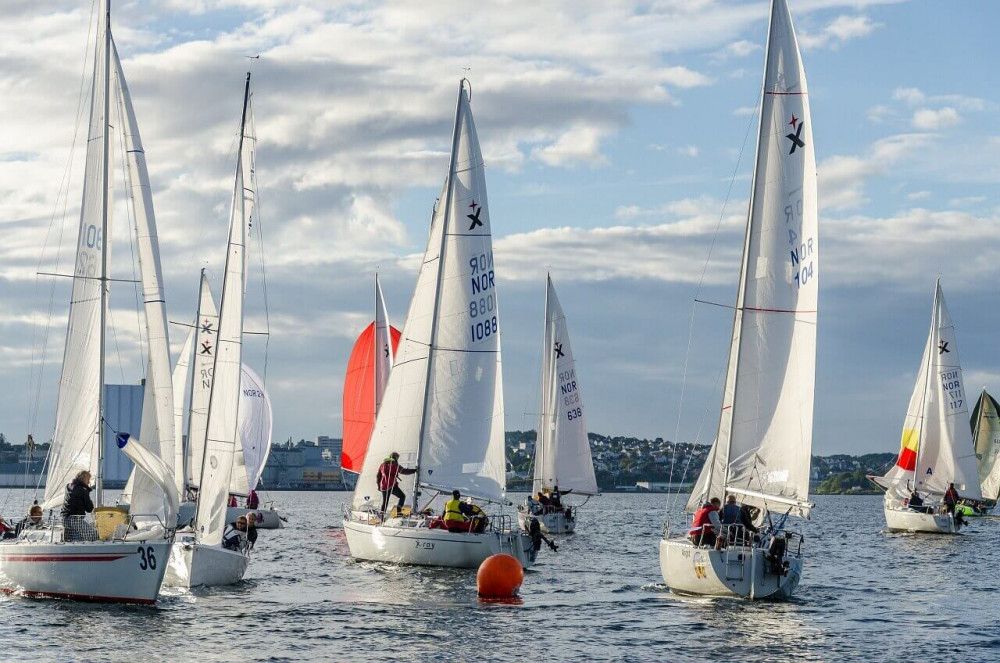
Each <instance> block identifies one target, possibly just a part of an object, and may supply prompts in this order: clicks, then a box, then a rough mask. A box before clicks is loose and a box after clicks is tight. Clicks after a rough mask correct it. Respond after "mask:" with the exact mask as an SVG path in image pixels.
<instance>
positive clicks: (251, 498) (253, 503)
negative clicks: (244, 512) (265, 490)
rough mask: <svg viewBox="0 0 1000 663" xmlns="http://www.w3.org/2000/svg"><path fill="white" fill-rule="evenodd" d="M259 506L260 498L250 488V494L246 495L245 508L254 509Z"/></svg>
mask: <svg viewBox="0 0 1000 663" xmlns="http://www.w3.org/2000/svg"><path fill="white" fill-rule="evenodd" d="M259 506H260V498H259V497H257V491H256V490H253V489H252V488H251V489H250V492H249V493H247V508H248V509H256V508H257V507H259Z"/></svg>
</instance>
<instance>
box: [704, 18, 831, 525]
mask: <svg viewBox="0 0 1000 663" xmlns="http://www.w3.org/2000/svg"><path fill="white" fill-rule="evenodd" d="M818 282H819V242H818V221H817V200H816V160H815V153H814V150H813V144H812V120H811V116H810V112H809V102H808V89H807V86H806V77H805V70H804V68H803V66H802V60H801V56H800V54H799V48H798V43H797V40H796V37H795V31H794V28H793V26H792V21H791V16H790V15H789V12H788V8H787V6H786V4H785V2H784V0H774V2H773V4H772V8H771V20H770V23H769V27H768V41H767V51H766V55H765V69H764V82H763V86H762V94H761V102H760V124H759V131H758V138H757V154H756V160H755V167H754V176H753V184H752V187H751V199H750V206H749V212H748V218H747V228H746V234H745V237H744V248H743V258H742V263H741V267H740V282H739V288H738V293H737V300H736V305H735V307H734V308H735V310H734V316H733V333H732V341H731V344H730V352H729V365H728V369H727V371H726V381H725V387H724V391H723V399H722V407H721V409H720V414H719V430H718V435H717V436H716V439H715V441H714V443H713V446H712V450H711V452H710V454H709V457H708V459H707V461H706V463H705V466H704V467H703V468H702V473H701V475H700V476H699V478H698V481H697V483H696V484H695V490H694V492H693V493H692V495H691V498H690V500H689V501H688V504H687V508H688V510H691V511H693V510H695V509H696V508H697V507H698V506H700V505H701V503H703V502H704V501H705V500H706V499H708V498H709V497H719V498H722V497H723V496H724V495H725V493H726V492H736V490H741V491H743V494H744V502H746V503H750V504H753V505H755V506H761V507H766V500H764V498H762V497H757V496H756V495H758V494H759V495H769V496H772V499H773V498H782V499H785V500H788V501H789V502H791V503H794V504H806V503H808V496H809V466H810V460H811V449H812V419H813V390H814V383H815V366H816V316H817V310H818ZM794 513H795V514H796V515H803V516H804V515H807V513H808V510H807V509H805V508H804V507H795V508H794Z"/></svg>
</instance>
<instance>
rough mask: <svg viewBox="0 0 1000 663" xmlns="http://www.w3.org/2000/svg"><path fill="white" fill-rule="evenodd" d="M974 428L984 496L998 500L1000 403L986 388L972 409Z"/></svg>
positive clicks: (980, 480) (981, 487) (980, 482)
mask: <svg viewBox="0 0 1000 663" xmlns="http://www.w3.org/2000/svg"><path fill="white" fill-rule="evenodd" d="M972 430H973V438H974V439H975V448H976V459H977V461H978V466H979V486H980V489H981V491H982V493H983V497H985V498H986V499H989V500H994V501H996V500H997V499H998V498H1000V463H998V462H997V457H998V456H1000V404H998V403H997V402H996V399H994V398H993V397H992V396H990V395H989V394H988V393H986V390H985V389H983V393H982V394H981V395H980V396H979V402H978V403H976V407H975V409H973V411H972Z"/></svg>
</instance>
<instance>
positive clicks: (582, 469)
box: [517, 275, 599, 534]
mask: <svg viewBox="0 0 1000 663" xmlns="http://www.w3.org/2000/svg"><path fill="white" fill-rule="evenodd" d="M544 320H545V322H544V324H543V332H542V388H541V405H542V407H541V410H540V415H539V421H538V439H537V441H536V443H535V469H534V480H533V481H532V486H531V491H532V494H533V495H537V494H538V493H540V492H541V493H547V492H550V491H552V490H553V489H556V488H558V489H559V491H560V493H561V494H566V493H570V492H572V493H573V494H575V495H583V496H586V497H590V496H593V495H596V494H597V493H598V492H599V491H598V489H597V479H596V477H595V476H594V461H593V459H592V458H591V455H590V441H589V440H588V439H587V423H586V416H585V411H584V405H583V399H582V395H581V393H580V379H579V377H578V376H577V374H576V359H575V358H574V356H573V348H572V346H571V345H570V341H569V329H568V327H567V324H566V316H565V314H564V313H563V310H562V306H561V305H560V303H559V297H558V296H557V295H556V289H555V286H553V285H552V277H551V276H549V275H546V277H545V316H544ZM535 510H536V511H537V513H533V512H532V510H531V508H530V507H529V506H528V504H524V505H522V506H520V507H519V508H518V514H517V516H518V521H519V522H520V524H521V527H522V529H527V527H528V524H529V523H528V521H529V519H530V518H532V517H534V518H537V519H538V522H539V525H541V528H542V529H543V530H544V531H546V532H549V533H552V534H569V533H571V532H573V531H575V530H576V517H575V509H574V508H573V507H568V506H567V507H565V508H558V509H548V510H546V509H541V510H539V509H538V508H537V507H536V509H535Z"/></svg>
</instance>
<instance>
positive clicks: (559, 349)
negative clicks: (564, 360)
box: [556, 342, 566, 359]
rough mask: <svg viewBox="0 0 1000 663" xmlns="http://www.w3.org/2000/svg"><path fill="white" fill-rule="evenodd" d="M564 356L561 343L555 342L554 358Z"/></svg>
mask: <svg viewBox="0 0 1000 663" xmlns="http://www.w3.org/2000/svg"><path fill="white" fill-rule="evenodd" d="M565 356H566V355H565V353H563V349H562V343H559V342H556V358H557V359H558V358H559V357H565Z"/></svg>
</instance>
